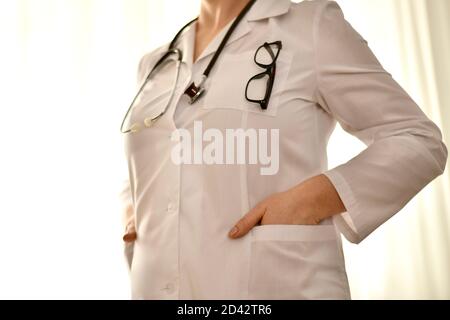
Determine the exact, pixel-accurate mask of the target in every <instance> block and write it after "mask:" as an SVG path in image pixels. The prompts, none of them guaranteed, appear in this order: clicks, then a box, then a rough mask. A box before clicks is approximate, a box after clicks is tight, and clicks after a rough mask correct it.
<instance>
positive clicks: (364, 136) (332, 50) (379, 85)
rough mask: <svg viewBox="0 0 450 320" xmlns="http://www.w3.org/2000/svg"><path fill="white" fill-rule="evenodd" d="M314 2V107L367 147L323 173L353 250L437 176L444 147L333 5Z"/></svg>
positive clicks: (436, 132)
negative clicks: (343, 209)
mask: <svg viewBox="0 0 450 320" xmlns="http://www.w3.org/2000/svg"><path fill="white" fill-rule="evenodd" d="M318 3H320V5H319V6H318V9H317V11H316V16H315V20H314V28H313V30H314V52H315V68H316V80H317V85H316V90H315V99H316V102H317V103H318V104H319V105H320V106H321V107H322V108H323V109H324V110H325V111H326V112H328V113H329V114H330V115H331V116H332V117H333V118H335V119H336V120H337V121H338V122H339V123H340V124H341V126H342V128H343V129H344V130H345V131H346V132H348V133H350V134H352V135H354V136H356V137H357V138H358V139H360V140H361V141H362V142H363V143H364V144H365V145H366V146H367V148H366V149H365V150H364V151H362V152H361V153H360V154H359V155H357V156H356V157H355V158H353V159H351V160H350V161H348V162H347V163H345V164H343V165H340V166H338V167H336V168H333V169H331V170H328V171H326V172H324V174H325V175H326V176H327V177H328V178H329V179H330V181H331V182H332V184H333V185H334V187H335V188H336V190H337V192H338V193H339V195H340V197H341V199H342V201H343V203H344V205H345V207H346V210H347V211H346V212H345V213H343V214H341V215H337V216H335V217H334V221H335V223H336V224H337V226H338V227H339V229H340V230H341V232H342V233H343V234H344V236H345V237H346V238H347V239H348V240H349V241H351V242H353V243H360V242H361V241H362V240H363V239H365V238H366V237H367V236H368V235H369V234H371V233H372V232H373V231H374V230H375V229H376V228H378V227H379V226H380V225H381V224H383V223H384V222H386V221H387V220H388V219H390V218H391V217H392V216H393V215H394V214H396V213H397V212H398V211H400V209H402V208H403V207H404V206H405V205H406V204H407V203H408V202H409V201H410V200H411V199H412V198H413V197H414V196H415V195H416V194H417V193H418V192H419V191H420V190H421V189H423V188H424V187H425V186H426V185H427V184H428V183H429V182H431V181H432V180H433V179H434V178H436V177H437V176H439V175H441V174H442V173H443V171H444V169H445V165H446V160H447V148H446V146H445V144H444V143H443V142H442V135H441V132H440V130H439V128H438V127H437V126H436V125H435V124H434V123H433V122H432V121H431V120H430V119H428V118H427V116H426V115H425V114H424V113H423V112H422V111H421V109H420V108H419V106H418V105H417V104H416V103H415V102H414V101H413V100H412V98H411V97H410V96H409V95H408V94H407V93H406V92H405V90H404V89H402V88H401V87H400V86H399V84H398V83H397V82H396V81H395V80H394V79H393V78H392V76H391V74H389V73H388V72H387V71H386V70H384V69H383V67H382V66H381V64H380V62H379V61H378V60H377V58H376V57H375V55H374V54H373V52H372V51H371V49H370V48H369V47H368V42H367V41H366V40H365V39H364V38H363V37H362V36H361V35H360V34H359V33H358V32H357V31H355V30H354V29H353V27H352V26H351V25H350V24H349V23H348V22H347V21H346V20H345V18H344V15H343V12H342V10H341V8H340V7H339V5H338V4H337V3H336V2H335V1H319V2H318Z"/></svg>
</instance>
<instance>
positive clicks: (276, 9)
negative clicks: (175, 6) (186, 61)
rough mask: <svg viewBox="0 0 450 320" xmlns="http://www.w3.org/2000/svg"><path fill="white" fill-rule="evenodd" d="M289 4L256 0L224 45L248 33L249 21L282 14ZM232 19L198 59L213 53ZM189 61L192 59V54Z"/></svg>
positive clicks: (282, 1) (193, 27)
mask: <svg viewBox="0 0 450 320" xmlns="http://www.w3.org/2000/svg"><path fill="white" fill-rule="evenodd" d="M290 5H291V2H290V0H257V1H256V3H255V4H254V5H253V7H252V8H251V9H250V11H249V12H248V13H247V15H246V16H245V17H244V18H243V19H242V20H241V22H240V23H239V25H238V26H237V28H236V29H235V30H234V32H233V34H232V35H231V37H230V39H228V42H227V44H226V46H225V47H227V46H229V45H230V44H232V43H233V42H235V41H236V40H238V39H241V38H242V37H244V36H246V35H248V33H249V32H250V31H251V29H252V28H251V22H253V21H257V20H261V19H267V18H271V17H275V16H279V15H283V14H285V13H287V12H288V11H289V8H290ZM234 20H235V19H233V20H232V21H230V22H229V23H228V25H227V26H225V27H224V28H223V29H222V30H221V32H220V33H219V34H218V35H217V36H216V37H215V38H214V40H213V41H211V42H210V43H209V45H208V46H207V47H206V49H205V50H204V51H203V52H202V54H201V55H200V57H199V58H198V60H201V59H203V58H205V57H207V56H209V55H211V54H214V53H215V52H216V51H217V49H218V48H219V46H220V43H221V42H222V40H223V38H224V37H225V35H226V33H227V32H228V30H229V28H230V27H231V25H232V24H233V22H234ZM191 28H192V29H194V31H193V32H191V35H192V34H193V39H190V41H191V40H192V41H193V42H194V41H195V25H193V26H192V27H191ZM193 47H194V45H192V46H191V51H192V50H193V49H192V48H193ZM191 54H192V53H191ZM190 61H192V56H191V59H190Z"/></svg>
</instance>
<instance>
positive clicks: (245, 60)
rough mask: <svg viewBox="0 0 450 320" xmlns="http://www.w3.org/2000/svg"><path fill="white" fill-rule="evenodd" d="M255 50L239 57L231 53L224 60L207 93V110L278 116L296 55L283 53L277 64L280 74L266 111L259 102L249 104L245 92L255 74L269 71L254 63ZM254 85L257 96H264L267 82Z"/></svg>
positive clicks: (204, 105) (276, 75)
mask: <svg viewBox="0 0 450 320" xmlns="http://www.w3.org/2000/svg"><path fill="white" fill-rule="evenodd" d="M254 56H255V51H252V50H250V51H245V52H243V53H239V54H227V55H225V56H224V57H223V59H221V61H220V63H219V64H218V66H217V69H216V70H215V72H214V74H213V76H212V77H211V78H210V80H209V81H210V82H209V85H208V87H207V92H206V94H205V101H204V104H203V107H202V108H204V109H208V110H214V109H235V110H239V111H246V112H252V113H258V114H260V115H266V116H276V115H277V109H278V104H279V99H280V96H281V95H282V93H283V88H284V84H285V82H286V80H287V76H288V73H289V70H290V67H291V61H292V54H291V53H290V52H288V51H283V50H281V52H280V55H279V57H278V60H277V62H276V73H275V79H274V83H273V88H272V94H271V96H270V100H269V105H268V107H267V109H266V110H263V109H261V107H260V105H259V104H258V103H254V102H250V101H247V99H246V96H245V89H246V87H247V83H248V81H249V80H250V79H251V78H252V77H253V76H255V75H257V74H260V73H262V72H264V71H265V69H263V68H261V67H259V66H258V65H257V64H256V63H255V61H254ZM257 83H258V85H256V86H252V87H254V90H255V91H256V92H253V93H252V94H255V95H256V96H261V98H262V97H264V94H265V89H266V85H265V84H266V82H265V81H264V80H261V82H257Z"/></svg>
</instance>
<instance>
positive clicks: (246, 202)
mask: <svg viewBox="0 0 450 320" xmlns="http://www.w3.org/2000/svg"><path fill="white" fill-rule="evenodd" d="M247 126H248V112H242V113H241V128H242V129H246V128H247ZM239 171H240V187H241V211H242V212H243V214H246V213H247V211H248V210H250V199H249V196H248V177H247V175H248V171H247V166H246V165H241V166H240V168H239ZM248 236H249V237H251V233H250V234H248ZM247 246H248V247H247V253H249V256H248V260H247V261H248V266H247V277H246V278H247V279H246V280H247V286H246V288H247V292H245V295H244V296H245V299H248V298H249V294H250V272H251V262H252V260H251V252H252V248H251V246H252V241H251V239H249V241H247Z"/></svg>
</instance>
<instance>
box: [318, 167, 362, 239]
mask: <svg viewBox="0 0 450 320" xmlns="http://www.w3.org/2000/svg"><path fill="white" fill-rule="evenodd" d="M323 174H324V175H325V176H327V177H328V179H329V180H330V181H331V183H332V184H333V186H334V188H335V189H336V191H337V193H338V194H339V197H340V198H341V200H342V202H343V203H344V206H345V208H346V210H347V211H346V212H344V213H342V214H338V215H335V216H333V222H334V223H335V224H336V226H337V227H338V229H339V231H340V232H341V233H342V234H343V235H344V236H345V238H346V239H347V240H348V241H350V242H352V243H356V244H358V243H360V242H361V241H362V240H363V239H364V236H363V235H362V234H361V230H360V228H359V227H357V223H356V221H357V218H358V216H359V215H360V210H359V206H358V202H357V201H356V198H355V195H354V193H353V191H352V189H351V188H350V186H349V184H348V183H347V181H346V180H345V178H344V177H343V176H342V175H341V174H340V173H339V172H338V169H337V168H335V169H332V170H328V171H326V172H324V173H323Z"/></svg>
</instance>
